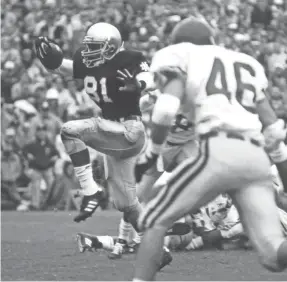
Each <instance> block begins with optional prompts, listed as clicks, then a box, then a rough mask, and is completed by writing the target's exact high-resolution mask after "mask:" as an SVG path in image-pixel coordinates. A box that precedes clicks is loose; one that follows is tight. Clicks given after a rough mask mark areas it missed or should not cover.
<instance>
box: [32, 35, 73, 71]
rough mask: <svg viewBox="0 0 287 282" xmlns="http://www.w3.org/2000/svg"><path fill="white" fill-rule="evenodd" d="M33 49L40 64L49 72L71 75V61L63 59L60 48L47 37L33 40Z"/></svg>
mask: <svg viewBox="0 0 287 282" xmlns="http://www.w3.org/2000/svg"><path fill="white" fill-rule="evenodd" d="M35 51H36V55H37V57H38V59H39V60H40V61H41V63H42V65H43V66H44V67H45V68H46V69H47V70H48V71H50V72H54V73H58V74H61V75H64V76H71V77H72V76H73V61H72V60H69V59H65V58H64V55H63V51H62V50H61V48H60V47H59V46H58V45H57V44H56V43H55V42H54V41H52V40H50V39H49V38H47V37H38V38H37V39H36V40H35Z"/></svg>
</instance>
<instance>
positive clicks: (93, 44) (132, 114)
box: [35, 23, 150, 238]
mask: <svg viewBox="0 0 287 282" xmlns="http://www.w3.org/2000/svg"><path fill="white" fill-rule="evenodd" d="M52 43H53V42H52V41H50V40H49V39H47V38H43V37H40V38H38V39H37V40H36V42H35V47H36V53H37V56H38V58H39V59H40V60H41V62H42V63H43V65H44V66H45V64H46V67H47V68H49V66H50V64H48V63H45V62H47V61H49V60H53V52H52V51H53V50H52V47H51V45H52ZM53 44H54V43H53ZM83 45H84V47H83V48H79V49H78V50H77V51H76V53H75V55H74V57H73V60H69V59H63V60H62V63H61V65H60V67H58V68H57V69H54V70H53V71H54V72H56V73H59V74H62V75H64V76H66V77H67V76H68V77H69V76H70V77H73V78H79V79H83V80H84V87H85V90H86V92H87V94H88V95H89V96H90V97H91V99H92V100H93V101H94V102H95V103H96V105H97V106H98V107H99V108H100V110H101V115H100V116H98V117H92V118H89V119H83V120H73V121H68V122H67V123H65V124H64V125H63V127H62V130H61V137H62V141H63V144H64V146H65V148H66V151H67V153H68V154H69V155H70V158H71V160H72V163H73V165H74V169H75V173H76V176H77V178H78V180H79V182H80V185H81V188H82V190H83V194H84V196H83V200H82V204H81V209H80V213H79V214H78V215H77V216H76V217H75V219H74V220H75V221H76V222H80V221H83V220H85V219H87V218H88V217H90V216H91V215H92V214H93V213H94V212H95V210H96V209H97V207H98V206H99V202H100V201H101V200H102V199H103V191H102V188H101V187H99V186H98V185H97V184H96V182H95V181H94V180H93V174H92V168H91V163H90V156H89V152H88V149H87V146H90V147H92V148H93V149H95V150H97V151H99V152H101V153H104V154H105V155H106V164H107V166H106V167H107V168H108V169H107V170H108V173H107V174H108V178H107V180H108V184H109V187H110V188H111V196H112V198H113V200H114V205H115V207H116V208H117V209H118V210H119V211H122V212H123V220H122V223H121V224H122V225H123V226H121V227H120V236H119V238H121V233H125V225H126V226H128V223H131V224H132V226H133V227H134V228H135V229H136V230H137V225H136V222H137V218H138V215H139V213H140V211H141V206H140V203H139V201H138V198H137V196H136V181H135V177H134V165H135V162H136V158H137V155H138V154H139V153H140V151H141V150H142V148H143V146H144V143H145V131H144V126H143V124H142V121H141V112H140V108H139V99H140V97H141V91H142V90H143V89H144V88H145V86H147V83H148V82H147V81H145V78H144V73H146V74H149V73H148V72H147V71H148V69H149V68H148V64H147V62H146V60H145V58H144V56H143V55H142V53H141V52H138V51H128V50H125V49H124V48H123V42H122V38H121V35H120V32H119V31H118V29H117V28H116V27H114V26H113V25H110V24H108V23H97V24H93V25H92V26H90V27H89V28H88V30H87V33H86V36H85V37H84V40H83ZM49 48H51V49H49ZM54 59H55V56H54ZM147 77H150V76H149V75H147ZM91 102H92V101H91ZM126 233H127V234H128V235H129V231H128V232H126Z"/></svg>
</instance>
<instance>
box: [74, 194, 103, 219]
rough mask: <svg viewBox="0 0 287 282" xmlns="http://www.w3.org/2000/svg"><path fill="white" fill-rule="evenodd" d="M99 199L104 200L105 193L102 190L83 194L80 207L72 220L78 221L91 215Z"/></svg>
mask: <svg viewBox="0 0 287 282" xmlns="http://www.w3.org/2000/svg"><path fill="white" fill-rule="evenodd" d="M101 201H105V195H104V192H103V191H102V190H99V191H97V192H96V193H95V194H93V195H91V196H84V197H83V199H82V204H81V208H80V213H79V214H78V215H77V216H75V218H74V221H75V222H80V221H83V220H86V219H87V218H88V217H91V216H92V214H93V213H94V212H95V211H96V209H97V208H98V206H99V205H100V202H101Z"/></svg>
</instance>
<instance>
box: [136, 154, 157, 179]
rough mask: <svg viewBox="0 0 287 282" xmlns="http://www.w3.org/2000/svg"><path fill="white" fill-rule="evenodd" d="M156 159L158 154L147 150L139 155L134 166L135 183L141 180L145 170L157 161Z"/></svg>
mask: <svg viewBox="0 0 287 282" xmlns="http://www.w3.org/2000/svg"><path fill="white" fill-rule="evenodd" d="M157 159H158V155H156V154H154V153H152V152H149V151H145V152H144V153H143V154H142V155H140V157H139V159H138V160H137V164H136V166H135V177H136V182H137V183H138V182H140V181H141V179H142V177H143V175H144V174H145V172H146V171H147V170H149V169H150V168H151V167H152V166H153V165H154V164H155V163H156V162H157Z"/></svg>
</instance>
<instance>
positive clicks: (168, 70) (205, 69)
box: [150, 43, 268, 139]
mask: <svg viewBox="0 0 287 282" xmlns="http://www.w3.org/2000/svg"><path fill="white" fill-rule="evenodd" d="M150 70H151V71H152V72H153V73H154V75H155V82H156V84H157V87H158V88H159V89H161V88H162V87H163V85H164V84H165V83H166V81H167V80H168V79H171V78H172V76H174V75H178V74H180V75H181V77H183V78H184V80H185V94H184V97H183V99H182V101H181V107H180V110H179V112H178V115H179V116H180V117H181V118H180V120H179V122H178V124H177V125H178V126H177V129H178V130H177V131H178V132H176V130H175V131H174V132H173V133H171V135H172V134H180V135H181V136H184V138H188V132H187V131H188V130H186V127H185V125H186V124H187V123H188V122H190V123H191V124H194V125H195V126H196V131H197V132H198V133H199V134H205V133H208V132H210V131H213V130H222V131H228V132H229V131H235V132H238V133H242V134H244V135H249V136H250V135H252V137H255V136H258V138H260V139H263V137H262V135H261V133H260V132H261V128H262V124H261V122H260V121H259V118H258V115H257V114H256V102H259V101H261V100H263V99H265V94H264V91H265V89H266V88H267V85H268V82H267V78H266V76H265V73H264V69H263V67H262V66H261V65H260V64H259V63H258V62H257V61H256V60H255V59H253V58H252V57H250V56H248V55H246V54H243V53H239V52H235V51H231V50H227V49H225V48H223V47H219V46H213V45H210V46H197V45H193V44H191V43H180V44H176V45H171V46H168V47H166V48H163V49H161V50H159V51H158V52H157V53H156V54H155V56H154V58H153V60H152V64H151V68H150ZM179 131H180V132H179ZM189 139H190V138H189Z"/></svg>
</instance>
